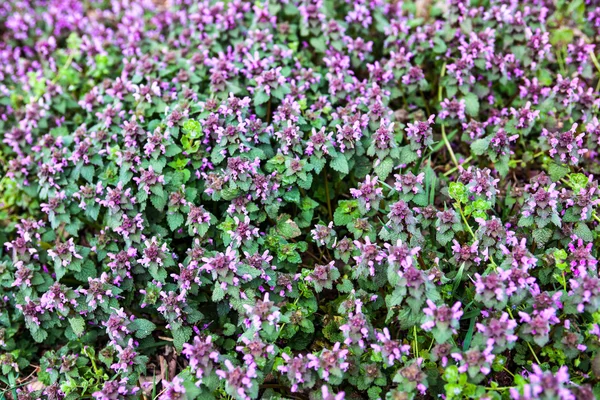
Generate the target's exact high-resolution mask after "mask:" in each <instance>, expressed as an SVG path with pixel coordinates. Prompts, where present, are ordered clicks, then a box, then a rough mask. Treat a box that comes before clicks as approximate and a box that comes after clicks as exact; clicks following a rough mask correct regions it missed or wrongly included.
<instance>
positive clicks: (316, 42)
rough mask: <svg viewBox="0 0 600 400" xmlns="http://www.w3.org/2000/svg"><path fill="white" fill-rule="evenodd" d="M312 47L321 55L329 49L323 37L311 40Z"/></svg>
mask: <svg viewBox="0 0 600 400" xmlns="http://www.w3.org/2000/svg"><path fill="white" fill-rule="evenodd" d="M309 42H310V45H311V46H312V47H314V49H315V50H316V51H318V52H319V53H325V50H327V47H326V45H325V38H324V37H323V36H318V37H314V38H311V39H310V41H309Z"/></svg>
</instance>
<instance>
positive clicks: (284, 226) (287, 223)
mask: <svg viewBox="0 0 600 400" xmlns="http://www.w3.org/2000/svg"><path fill="white" fill-rule="evenodd" d="M277 232H278V233H279V234H280V235H281V236H283V237H284V238H285V239H293V238H295V237H298V236H300V235H301V234H302V231H300V228H299V227H298V224H297V223H296V222H294V220H293V219H291V217H290V215H289V214H281V215H280V216H279V218H278V221H277Z"/></svg>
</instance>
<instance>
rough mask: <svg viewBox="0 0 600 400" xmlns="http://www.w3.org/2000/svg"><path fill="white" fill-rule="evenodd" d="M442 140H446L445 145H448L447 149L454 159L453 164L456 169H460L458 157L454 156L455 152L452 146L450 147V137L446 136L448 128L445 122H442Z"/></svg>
mask: <svg viewBox="0 0 600 400" xmlns="http://www.w3.org/2000/svg"><path fill="white" fill-rule="evenodd" d="M442 139H443V140H444V144H445V145H446V148H447V149H448V153H450V158H451V159H452V162H453V163H454V165H455V166H456V168H458V161H457V160H456V155H455V154H454V150H452V146H450V141H449V140H448V136H446V126H445V125H444V123H443V122H442Z"/></svg>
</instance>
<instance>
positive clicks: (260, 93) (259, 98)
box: [254, 90, 270, 106]
mask: <svg viewBox="0 0 600 400" xmlns="http://www.w3.org/2000/svg"><path fill="white" fill-rule="evenodd" d="M269 97H270V96H269V95H268V94H267V93H266V92H265V91H264V90H257V91H256V92H255V93H254V105H255V106H259V105H261V104H264V103H266V102H267V101H269Z"/></svg>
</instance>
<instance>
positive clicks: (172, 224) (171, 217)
mask: <svg viewBox="0 0 600 400" xmlns="http://www.w3.org/2000/svg"><path fill="white" fill-rule="evenodd" d="M167 222H168V223H169V228H171V230H172V231H175V230H177V228H179V227H180V226H181V225H182V224H183V215H181V213H178V212H175V213H173V214H167Z"/></svg>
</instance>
